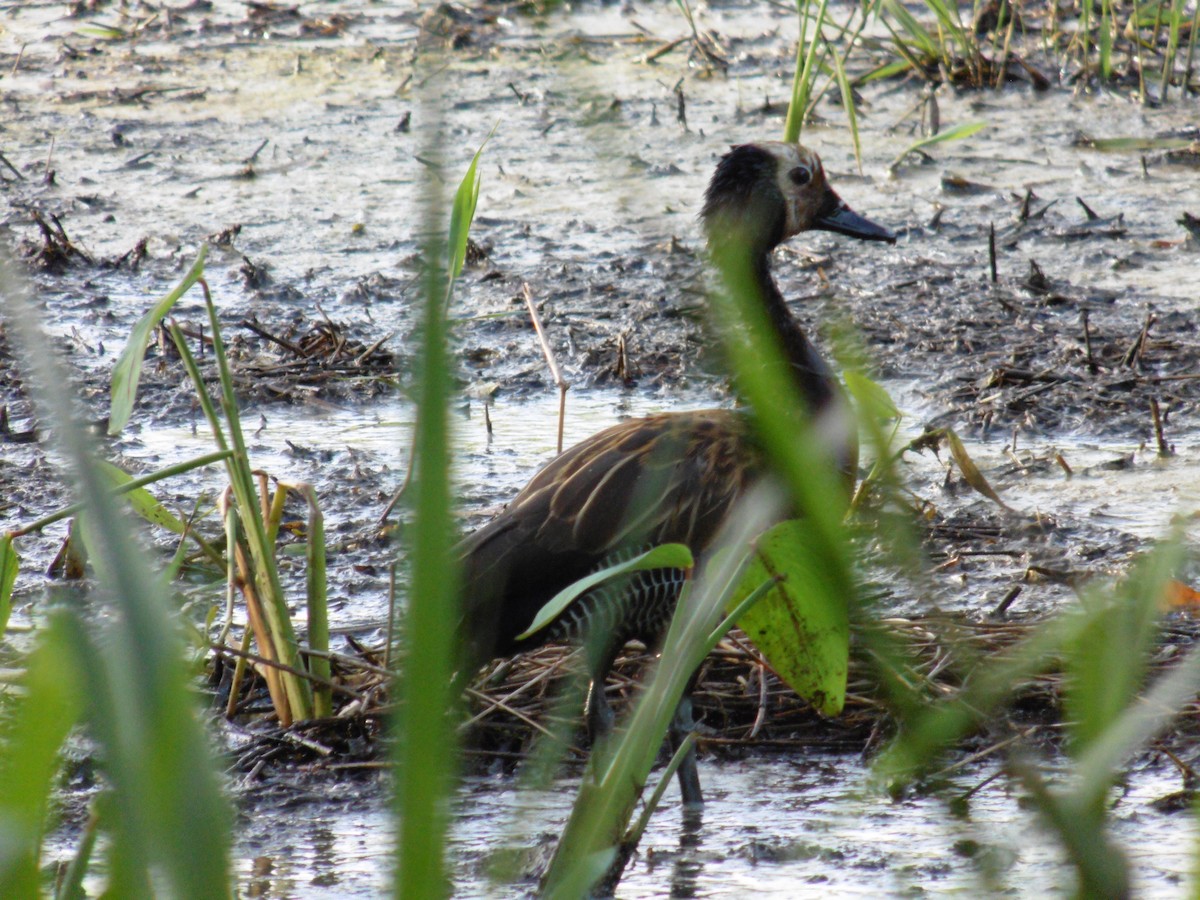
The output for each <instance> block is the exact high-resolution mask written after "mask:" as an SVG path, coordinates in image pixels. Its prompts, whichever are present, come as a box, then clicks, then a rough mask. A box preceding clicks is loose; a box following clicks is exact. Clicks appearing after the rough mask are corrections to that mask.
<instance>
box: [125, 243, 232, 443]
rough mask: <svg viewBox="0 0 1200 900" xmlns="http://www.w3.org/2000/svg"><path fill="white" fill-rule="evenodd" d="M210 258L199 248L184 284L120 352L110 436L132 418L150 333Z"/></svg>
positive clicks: (160, 303) (137, 328)
mask: <svg viewBox="0 0 1200 900" xmlns="http://www.w3.org/2000/svg"><path fill="white" fill-rule="evenodd" d="M207 255H208V245H207V244H204V245H203V246H201V247H200V254H199V255H198V256H197V257H196V261H195V262H194V263H193V264H192V268H191V269H190V270H188V273H187V275H185V276H184V277H183V281H181V282H179V284H177V285H176V286H175V288H174V289H173V290H172V291H171V292H170V293H169V294H167V295H166V296H165V297H163V298H162V299H161V300H159V301H158V302H157V303H155V304H154V306H152V307H151V308H150V311H149V312H147V313H146V314H145V315H144V316H142V318H141V319H140V320H139V321H138V323H137V324H136V325H134V326H133V332H132V333H131V334H130V335H129V342H128V343H127V344H126V345H125V349H124V350H122V351H121V355H120V357H118V359H117V364H116V365H115V366H113V374H112V409H111V410H110V411H109V414H108V433H109V434H118V433H120V431H121V429H122V428H124V427H125V423H126V422H128V421H129V417H130V416H131V415H132V414H133V404H134V401H135V400H137V389H138V381H139V380H140V379H141V377H142V360H143V359H145V358H146V345H147V344H148V343H149V341H150V333H151V332H152V331H153V330H154V328H155V326H157V325H158V323H159V322H161V321H162V320H163V318H164V317H165V316H166V314H167V313H169V312H170V311H171V307H172V306H174V305H175V302H176V301H177V300H178V299H179V298H180V297H182V296H183V295H184V294H186V293H187V292H188V291H189V290H190V289H191V287H192V285H194V284H195V283H196V282H197V281H199V280H200V278H201V277H202V276H203V275H204V257H205V256H207Z"/></svg>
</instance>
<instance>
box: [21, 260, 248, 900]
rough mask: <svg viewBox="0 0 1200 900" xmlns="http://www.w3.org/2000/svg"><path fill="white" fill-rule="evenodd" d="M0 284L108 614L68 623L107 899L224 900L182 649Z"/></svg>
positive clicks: (31, 323) (34, 341)
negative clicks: (104, 802) (98, 811)
mask: <svg viewBox="0 0 1200 900" xmlns="http://www.w3.org/2000/svg"><path fill="white" fill-rule="evenodd" d="M4 274H5V276H6V277H4V278H3V280H2V282H0V288H3V289H0V296H4V297H5V298H6V301H7V303H8V309H9V311H11V312H12V315H11V317H10V319H9V321H10V323H11V324H12V325H13V333H15V334H16V336H17V341H18V345H19V346H20V347H21V348H22V349H23V350H24V352H25V356H26V362H27V366H28V372H29V375H30V378H29V381H30V383H31V384H32V385H33V386H34V387H35V389H36V392H37V393H36V396H37V401H38V406H39V407H41V408H42V409H43V410H44V413H45V417H46V418H47V419H48V420H50V421H52V422H53V423H54V433H55V436H56V439H57V442H58V450H59V452H61V454H62V456H63V458H64V459H66V460H67V462H68V463H69V465H70V467H71V471H72V474H73V475H74V479H75V483H76V489H77V492H78V496H79V498H80V500H81V501H82V502H83V503H84V504H85V508H86V513H87V514H86V515H85V516H84V517H83V518H82V522H83V528H84V529H85V533H86V542H87V546H88V548H89V550H90V551H91V560H92V563H93V565H94V566H95V569H96V573H97V578H98V584H99V586H100V589H101V592H102V598H103V600H104V602H105V603H106V604H107V605H109V606H110V607H111V614H110V615H107V616H105V617H103V619H102V624H101V625H99V626H98V625H97V622H96V620H95V619H94V618H89V621H88V622H87V623H86V625H85V624H84V623H83V621H82V620H81V619H79V618H77V617H74V616H72V617H68V618H64V619H63V621H64V622H65V623H66V624H65V626H64V628H65V630H66V631H67V632H68V633H69V643H70V644H71V647H70V649H69V650H68V651H67V654H66V655H67V658H69V659H70V660H71V661H72V662H73V664H75V665H78V666H79V667H80V670H81V672H82V674H81V676H80V683H82V684H86V685H87V691H86V694H85V696H84V703H85V707H84V714H85V717H86V720H87V722H88V724H89V728H90V731H91V734H92V736H93V737H94V738H95V740H96V742H97V744H98V745H99V749H100V752H99V754H98V755H99V757H100V758H101V759H102V760H103V766H104V772H105V775H106V777H107V780H108V783H109V784H110V785H111V787H112V791H113V796H114V801H115V802H114V820H113V829H112V831H113V843H112V849H111V859H112V861H113V865H112V868H111V870H110V871H111V880H110V885H109V889H110V892H111V896H122V897H125V896H140V895H143V894H144V893H145V892H146V889H147V886H148V885H149V884H150V873H151V872H153V873H154V881H155V883H161V884H162V885H163V888H164V891H166V892H169V894H170V895H171V896H173V897H180V898H196V900H201V898H221V897H228V896H229V895H230V884H231V882H230V877H229V846H230V840H229V827H230V824H231V821H232V814H231V811H230V809H229V807H228V805H227V803H226V802H225V799H224V796H223V795H222V792H221V788H220V783H219V781H218V779H217V776H216V768H215V766H214V762H213V759H212V756H211V754H210V753H209V748H208V739H207V736H206V734H205V733H204V730H203V728H202V727H201V725H200V722H199V720H198V718H197V716H196V709H195V697H194V695H193V693H192V691H191V689H190V682H189V676H188V672H187V668H186V666H185V665H184V663H183V655H184V651H183V647H182V643H181V641H180V639H179V634H178V629H177V626H176V623H175V622H174V621H173V620H172V618H171V616H170V615H169V613H168V610H167V604H166V602H165V598H164V597H163V596H162V595H161V593H160V592H158V591H157V590H156V587H157V584H156V579H155V578H154V576H153V575H152V574H151V572H150V569H149V566H148V565H147V562H146V560H145V558H144V556H143V554H142V553H141V551H140V550H139V548H138V547H137V545H136V543H135V542H134V541H133V539H132V537H131V535H130V530H129V523H128V521H127V520H126V517H125V515H124V513H123V511H122V510H121V509H120V507H119V506H118V505H117V504H116V502H115V501H114V500H113V498H112V496H111V492H110V491H109V489H108V486H107V485H106V484H105V482H104V479H103V478H102V477H101V476H100V475H99V474H98V472H97V469H96V466H95V465H94V462H93V461H94V460H95V459H96V457H97V454H96V450H95V447H94V445H93V442H92V441H91V440H90V439H89V437H88V435H87V433H86V431H85V430H84V429H83V428H82V427H80V426H79V424H78V423H77V422H76V421H75V418H74V409H73V407H72V403H71V400H70V398H69V396H68V395H67V392H66V391H64V390H62V387H61V386H62V385H65V384H69V383H70V380H69V379H68V378H67V377H66V375H65V374H64V373H63V372H62V370H61V367H60V365H59V364H58V361H57V358H56V356H55V354H54V353H53V351H52V350H51V349H50V347H49V346H48V345H47V343H46V341H45V338H44V336H43V335H42V333H41V330H40V329H39V328H38V326H37V323H36V316H35V314H34V313H33V312H32V307H31V304H30V303H29V301H28V300H27V299H26V298H25V296H24V293H23V292H21V291H16V290H12V289H11V285H12V281H13V278H12V276H11V274H10V273H8V272H5V273H4Z"/></svg>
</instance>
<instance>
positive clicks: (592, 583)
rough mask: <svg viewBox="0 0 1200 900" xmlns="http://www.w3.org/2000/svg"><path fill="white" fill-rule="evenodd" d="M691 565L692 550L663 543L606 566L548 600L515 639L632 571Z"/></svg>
mask: <svg viewBox="0 0 1200 900" xmlns="http://www.w3.org/2000/svg"><path fill="white" fill-rule="evenodd" d="M693 565H695V561H694V560H693V559H692V551H691V550H689V549H688V548H687V547H686V546H684V545H683V544H662V545H660V546H658V547H655V548H654V549H653V550H647V551H646V552H645V553H640V554H638V555H637V556H635V557H633V558H631V559H627V560H625V561H624V562H619V563H616V564H614V565H611V566H607V567H606V568H603V569H601V570H600V571H598V572H593V573H592V574H591V575H588V576H587V577H586V578H581V579H579V580H578V581H576V582H575V583H574V584H572V585H570V586H569V587H565V588H563V589H562V590H561V591H559V592H558V593H557V594H555V595H554V596H553V597H551V598H550V601H549V602H548V603H547V604H546V605H545V606H543V607H542V608H541V609H539V610H538V614H537V615H536V616H534V617H533V622H532V623H531V624H530V626H529V627H528V628H527V629H525V631H523V632H522V633H521V634H519V635H517V640H518V641H523V640H525V639H526V638H527V637H530V636H532V635H535V634H537V633H538V632H539V631H541V630H542V629H543V628H545V627H546V626H547V625H549V624H550V623H551V622H552V621H554V620H555V619H556V618H558V616H559V614H560V613H562V611H563V610H564V609H566V608H567V607H568V606H570V605H571V603H573V602H574V601H575V600H576V598H578V597H582V596H583V595H584V594H586V593H587V592H588V591H590V590H592V589H593V588H596V587H598V586H599V585H601V584H603V583H604V582H606V581H610V580H612V579H613V578H619V577H620V576H622V575H629V574H632V573H634V572H646V571H649V570H651V569H690V568H692V566H693Z"/></svg>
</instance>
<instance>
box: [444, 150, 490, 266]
mask: <svg viewBox="0 0 1200 900" xmlns="http://www.w3.org/2000/svg"><path fill="white" fill-rule="evenodd" d="M491 137H492V136H491V134H490V133H489V134H488V136H487V137H486V138H484V139H483V143H482V144H480V146H479V149H478V150H476V151H475V155H474V156H473V157H471V165H469V166H467V174H466V175H464V176H463V178H462V181H461V182H459V185H458V190H457V191H455V192H454V206H452V207H451V208H450V242H449V244H448V247H449V249H450V280H451V281H453V280H454V279H455V278H457V277H458V276H459V275H461V274H462V270H463V264H464V263H465V262H466V261H467V235H468V234H469V233H470V231H471V222H472V221H474V219H475V207H476V205H478V203H479V184H480V181H481V180H482V178H483V176H482V175H481V174H480V173H479V171H478V170H479V157H480V154H482V153H483V148H484V147H486V146H487V143H488V141H489V140H491Z"/></svg>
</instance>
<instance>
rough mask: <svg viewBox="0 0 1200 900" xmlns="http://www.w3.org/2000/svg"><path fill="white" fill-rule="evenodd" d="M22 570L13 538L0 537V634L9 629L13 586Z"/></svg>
mask: <svg viewBox="0 0 1200 900" xmlns="http://www.w3.org/2000/svg"><path fill="white" fill-rule="evenodd" d="M20 570H21V557H20V556H19V555H18V554H17V548H16V546H15V545H14V544H13V536H12V535H11V534H6V535H4V536H3V537H0V634H3V633H4V630H5V629H6V628H8V617H9V616H11V615H12V592H13V585H14V584H16V581H17V573H18V572H19V571H20Z"/></svg>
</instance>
